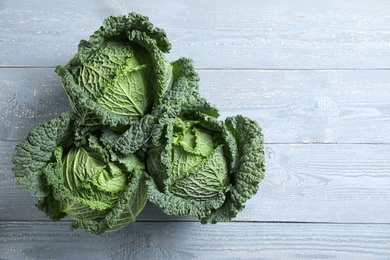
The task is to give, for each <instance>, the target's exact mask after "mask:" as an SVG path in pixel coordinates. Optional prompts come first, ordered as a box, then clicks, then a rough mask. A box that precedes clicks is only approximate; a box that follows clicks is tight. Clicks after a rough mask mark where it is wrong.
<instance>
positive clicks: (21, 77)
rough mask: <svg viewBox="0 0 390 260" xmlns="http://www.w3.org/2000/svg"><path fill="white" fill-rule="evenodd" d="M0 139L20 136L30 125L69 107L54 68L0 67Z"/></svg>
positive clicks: (24, 133)
mask: <svg viewBox="0 0 390 260" xmlns="http://www.w3.org/2000/svg"><path fill="white" fill-rule="evenodd" d="M0 93H1V95H0V118H1V120H0V129H1V132H0V140H21V139H24V138H25V137H26V135H27V133H28V131H30V129H31V128H32V127H33V126H36V125H37V124H39V123H41V122H44V121H49V120H50V119H52V118H54V117H56V116H58V115H59V114H61V113H62V112H65V111H69V110H71V107H70V104H69V102H68V98H67V96H66V93H65V91H64V90H63V89H62V86H61V83H60V80H59V78H58V77H57V75H56V74H55V73H54V69H52V68H50V69H47V68H46V69H0Z"/></svg>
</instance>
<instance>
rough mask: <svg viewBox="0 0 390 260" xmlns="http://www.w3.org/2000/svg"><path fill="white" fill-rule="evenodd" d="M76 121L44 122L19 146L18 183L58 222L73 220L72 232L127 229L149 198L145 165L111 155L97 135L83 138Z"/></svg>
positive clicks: (65, 118) (131, 157)
mask: <svg viewBox="0 0 390 260" xmlns="http://www.w3.org/2000/svg"><path fill="white" fill-rule="evenodd" d="M74 118H77V117H75V116H74V114H73V113H65V114H63V115H61V116H59V117H57V118H54V119H53V120H51V121H49V122H46V123H42V124H41V125H38V126H36V127H35V128H33V129H32V130H31V131H30V133H29V135H28V137H27V139H26V140H25V141H23V142H21V143H19V144H18V145H17V146H16V150H17V152H16V154H15V155H14V157H13V162H14V164H15V166H14V168H13V170H14V172H15V175H16V177H17V180H18V182H19V183H20V184H23V185H25V186H26V187H27V189H28V191H29V193H30V194H31V195H32V196H34V197H37V198H38V203H37V207H38V208H39V209H40V210H42V211H43V212H45V213H46V215H47V216H48V217H49V218H51V219H52V220H60V219H62V218H64V217H65V216H70V217H72V218H73V219H74V220H75V222H73V223H72V225H71V228H72V229H75V228H82V229H85V230H86V231H89V232H91V233H94V234H101V233H103V232H108V231H114V230H118V229H120V228H123V227H125V226H126V225H128V224H129V223H130V222H134V221H135V218H136V216H137V215H138V214H139V213H140V212H141V210H142V209H143V208H144V206H145V203H146V200H147V193H146V182H145V171H144V163H142V162H140V161H139V160H138V158H137V157H136V156H135V155H134V154H130V155H126V156H123V155H116V154H110V153H109V152H108V151H107V150H106V149H105V148H104V146H103V145H101V143H100V141H99V138H98V137H96V136H95V135H94V133H92V132H85V133H83V136H82V138H81V136H80V135H81V134H82V131H81V130H82V128H80V126H78V124H77V123H78V122H77V121H75V119H74Z"/></svg>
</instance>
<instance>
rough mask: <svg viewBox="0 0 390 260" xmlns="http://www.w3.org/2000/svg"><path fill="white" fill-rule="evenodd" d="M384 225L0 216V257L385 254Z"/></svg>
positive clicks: (362, 256)
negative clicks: (113, 225)
mask: <svg viewBox="0 0 390 260" xmlns="http://www.w3.org/2000/svg"><path fill="white" fill-rule="evenodd" d="M389 231H390V226H389V225H330V224H325V225H324V224H293V223H291V224H282V223H223V224H217V225H201V224H198V223H176V222H165V223H164V222H155V223H147V222H146V223H134V224H132V225H129V226H128V227H126V228H124V229H122V230H120V231H118V232H113V233H108V234H105V235H102V236H93V235H90V234H86V233H84V232H83V231H69V230H68V227H67V223H64V222H61V223H56V224H52V223H46V222H42V223H41V222H38V223H37V222H25V223H12V222H0V258H1V259H73V258H75V259H302V258H308V259H388V258H389V257H390V247H389V244H388V242H389V240H390V232H389Z"/></svg>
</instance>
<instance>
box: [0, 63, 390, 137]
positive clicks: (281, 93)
mask: <svg viewBox="0 0 390 260" xmlns="http://www.w3.org/2000/svg"><path fill="white" fill-rule="evenodd" d="M199 74H200V77H201V81H200V92H201V94H202V95H203V96H204V97H205V98H206V99H207V100H209V102H211V103H213V104H215V105H216V106H217V107H218V108H219V110H220V112H221V115H222V118H224V117H226V116H229V115H236V114H243V115H245V116H248V117H250V118H253V119H255V120H257V121H258V122H259V124H260V126H261V127H262V128H263V131H264V135H265V141H266V142H267V143H390V135H389V134H388V133H389V132H390V103H389V102H388V100H390V91H389V90H390V82H389V80H388V79H389V78H390V70H379V71H366V70H357V71H355V70H353V71H348V70H347V71H339V70H336V71H302V70H299V71H280V70H271V71H269V70H266V71H262V70H260V71H258V70H254V71H246V70H240V71H229V70H222V71H221V70H199ZM0 91H1V93H2V94H1V96H0V117H1V118H2V120H1V121H0V127H1V128H2V129H4V130H3V131H2V132H1V133H0V140H5V141H11V140H16V141H19V140H21V139H23V138H25V136H26V135H27V133H28V131H29V130H30V128H31V127H32V126H34V125H37V124H38V123H40V122H43V121H48V120H50V119H52V118H54V117H55V116H57V115H59V114H60V113H62V112H65V111H68V110H71V108H70V105H69V102H68V99H67V96H66V94H65V92H64V91H63V89H62V87H61V84H60V81H59V78H58V77H57V75H56V74H55V73H54V71H53V69H52V68H41V69H37V68H28V69H27V68H24V69H4V68H3V69H0ZM216 93H218V94H217V95H216Z"/></svg>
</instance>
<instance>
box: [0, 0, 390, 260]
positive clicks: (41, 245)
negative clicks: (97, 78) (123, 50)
mask: <svg viewBox="0 0 390 260" xmlns="http://www.w3.org/2000/svg"><path fill="white" fill-rule="evenodd" d="M389 10H390V2H389V1H384V0H372V1H366V0H345V1H334V0H331V1H328V0H318V1H305V0H296V1H285V0H259V1H255V0H241V1H233V0H225V1H222V0H214V1H207V0H199V1H188V0H172V1H162V0H132V1H124V0H99V1H90V0H88V1H65V0H58V1H45V0H36V1H13V0H12V1H11V0H2V1H1V2H0V259H390V245H389V241H390V237H389V234H390V232H389V231H390V222H389V219H390V207H389V205H390V204H389V202H390V160H389V158H390V134H389V133H390V103H389V100H390V83H389V78H390V74H389V73H390V44H389V42H390V33H389V21H390V12H389ZM130 11H135V12H138V13H141V14H144V15H147V16H149V18H150V20H151V21H152V22H153V23H154V24H155V25H156V26H158V27H161V28H163V29H164V30H165V31H166V32H167V35H168V37H169V39H170V41H171V42H172V46H173V48H172V50H171V53H169V54H168V58H169V59H170V60H175V59H177V58H179V57H182V56H187V57H190V58H192V59H194V61H195V66H196V68H197V71H198V72H199V74H200V76H201V82H200V85H201V87H200V92H201V94H202V95H203V96H205V97H206V98H207V99H208V100H209V101H210V102H211V103H213V104H216V105H217V106H218V108H219V109H220V112H221V115H222V117H223V118H224V117H226V116H230V115H235V114H243V115H245V116H248V117H251V118H253V119H255V120H257V121H258V122H259V124H260V125H261V126H262V128H263V131H264V134H265V141H266V160H267V164H266V166H267V170H266V178H265V180H264V181H263V182H262V183H261V184H260V189H259V192H258V193H257V194H256V195H255V196H254V197H253V198H252V199H251V200H249V201H248V202H247V204H246V208H245V210H244V211H243V212H241V213H240V214H239V215H238V216H237V218H236V219H234V221H233V222H229V223H218V224H216V225H201V224H199V223H197V222H194V221H193V220H191V219H190V218H188V217H183V218H179V217H171V216H166V215H165V214H163V213H162V212H161V210H159V209H158V208H157V207H155V206H153V205H152V204H150V203H148V204H147V206H146V207H145V209H144V211H143V212H142V213H141V214H140V216H139V218H138V221H137V222H136V223H133V224H132V225H129V226H128V227H126V228H124V229H122V230H120V231H118V232H113V233H108V234H105V235H102V236H92V235H90V234H86V233H85V232H84V231H80V230H77V231H70V230H69V224H70V218H66V219H65V220H62V221H60V222H56V223H53V222H50V221H48V220H47V219H46V217H45V216H44V215H43V213H41V212H40V211H38V210H37V209H36V208H35V207H34V204H35V199H34V198H32V197H30V196H29V195H28V194H27V192H26V190H25V189H24V187H21V186H19V185H17V184H16V181H15V177H14V175H13V173H12V171H11V168H12V164H11V156H12V154H13V153H14V146H15V144H16V143H17V142H19V141H21V140H22V139H24V138H25V137H26V135H27V133H28V131H29V130H30V128H31V127H33V126H35V125H37V124H39V123H40V122H43V121H48V120H50V119H52V118H53V117H55V116H58V115H59V114H60V113H62V112H64V111H68V110H70V106H69V103H68V100H67V97H66V95H65V93H64V91H63V90H62V87H61V85H60V82H59V80H58V77H57V76H56V75H55V73H54V66H56V65H58V64H62V65H63V64H65V63H66V62H67V61H68V60H69V59H70V58H71V57H72V56H73V55H74V54H75V53H76V51H77V45H78V42H79V41H80V40H81V39H86V38H88V37H89V35H90V34H91V33H92V32H93V31H95V30H96V29H97V28H98V27H99V26H100V25H101V23H102V20H103V19H104V18H105V17H107V16H109V15H119V14H126V13H128V12H130Z"/></svg>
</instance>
